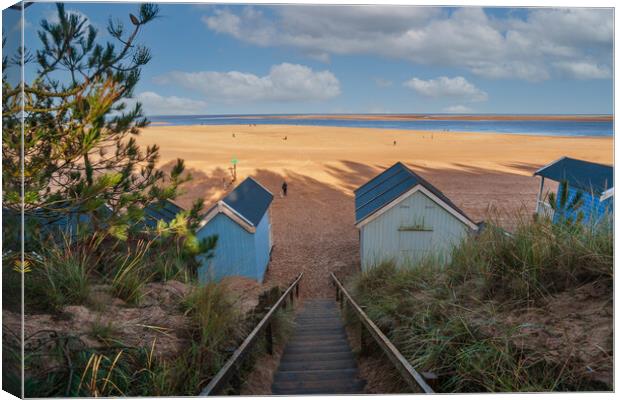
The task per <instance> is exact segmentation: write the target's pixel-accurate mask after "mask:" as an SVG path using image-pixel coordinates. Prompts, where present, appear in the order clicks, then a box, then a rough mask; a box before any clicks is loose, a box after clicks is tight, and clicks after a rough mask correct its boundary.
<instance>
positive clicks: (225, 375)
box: [200, 272, 304, 396]
mask: <svg viewBox="0 0 620 400" xmlns="http://www.w3.org/2000/svg"><path fill="white" fill-rule="evenodd" d="M303 275H304V273H303V272H302V273H301V274H299V276H298V277H297V279H295V280H294V281H293V283H291V285H290V286H289V287H288V289H286V291H285V292H284V294H282V296H280V298H279V299H278V301H276V303H275V304H274V305H273V306H272V307H271V308H270V309H269V312H268V313H267V314H266V315H265V316H264V317H263V319H261V320H260V322H259V323H258V324H257V325H256V327H255V328H254V329H253V330H252V332H250V334H249V335H248V336H247V337H246V338H245V340H244V341H243V343H241V345H240V346H239V347H237V349H236V350H235V351H234V353H233V354H232V356H230V358H229V359H228V360H227V361H226V363H225V364H224V366H223V367H222V368H221V369H220V370H219V371H218V372H217V374H215V376H214V377H213V379H211V381H209V383H208V384H207V386H206V387H205V388H204V389H203V390H202V392H200V396H211V395H215V394H217V393H218V392H219V391H220V390H221V389H222V388H223V387H224V385H226V383H227V382H228V380H229V379H230V376H231V373H232V372H233V367H234V366H235V365H236V364H237V363H238V362H239V361H241V360H242V359H243V357H244V356H245V355H246V353H247V352H248V350H249V349H250V347H251V346H252V344H253V343H254V341H255V340H256V338H257V337H258V335H259V333H260V332H261V331H262V330H263V329H265V328H267V348H268V351H269V352H270V353H271V352H272V351H273V342H272V340H273V339H272V332H271V324H270V322H271V318H272V317H273V316H274V314H275V313H276V311H277V310H278V309H279V308H280V307H281V306H283V305H286V297H287V296H290V298H291V303H292V302H293V290H294V289H296V293H295V296H296V297H299V281H300V280H301V278H302V276H303Z"/></svg>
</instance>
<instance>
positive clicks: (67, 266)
mask: <svg viewBox="0 0 620 400" xmlns="http://www.w3.org/2000/svg"><path fill="white" fill-rule="evenodd" d="M62 238H63V241H62V245H60V246H58V245H53V244H49V246H48V247H46V249H45V250H44V252H43V253H42V254H41V255H40V258H38V259H37V260H36V261H35V262H34V267H33V268H32V270H31V271H30V272H26V273H25V289H24V290H25V297H26V298H27V303H28V304H32V305H36V306H40V307H41V308H43V309H48V308H51V309H53V310H60V309H61V308H62V307H64V306H66V305H71V304H84V303H86V302H87V301H88V297H89V294H90V282H89V274H90V273H91V271H92V266H93V265H94V264H96V253H94V252H93V251H92V250H93V249H92V247H90V246H77V245H75V244H74V242H73V241H72V240H71V238H70V236H68V235H63V236H62Z"/></svg>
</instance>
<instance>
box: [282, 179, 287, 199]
mask: <svg viewBox="0 0 620 400" xmlns="http://www.w3.org/2000/svg"><path fill="white" fill-rule="evenodd" d="M287 190H288V185H287V184H286V181H284V182H282V195H283V196H284V197H286V192H287Z"/></svg>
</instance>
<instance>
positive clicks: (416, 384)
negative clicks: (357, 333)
mask: <svg viewBox="0 0 620 400" xmlns="http://www.w3.org/2000/svg"><path fill="white" fill-rule="evenodd" d="M331 275H332V279H333V281H334V283H335V284H336V300H337V301H339V302H340V304H341V306H344V305H346V304H347V303H348V304H349V305H350V306H351V309H352V310H353V312H354V313H355V315H356V316H357V318H358V319H359V320H360V322H361V323H362V325H363V326H364V327H365V328H366V330H368V332H369V333H370V335H371V336H372V338H373V339H374V340H375V342H376V343H377V344H378V345H379V347H380V348H381V350H383V352H384V353H385V355H386V356H387V357H388V359H389V360H390V361H391V362H392V364H393V365H394V367H395V368H396V369H397V370H398V372H399V373H400V375H401V376H402V377H403V379H404V380H405V382H407V384H408V385H409V386H410V387H411V389H413V390H415V391H419V390H422V392H424V393H434V391H433V389H432V388H431V387H430V385H429V384H428V383H427V382H426V380H425V379H424V377H423V376H422V375H421V374H420V373H419V372H418V371H416V370H415V368H413V366H412V365H411V364H410V363H409V361H407V359H406V358H405V357H404V356H403V355H402V354H401V353H400V351H398V349H397V348H396V347H395V346H394V344H393V343H392V342H390V340H389V339H388V338H387V337H386V336H385V335H384V334H383V332H381V330H380V329H379V328H378V327H377V325H375V323H374V322H372V320H371V319H370V318H368V316H367V315H366V313H365V312H364V310H362V308H361V307H360V306H359V305H358V304H357V303H356V302H355V300H353V298H352V297H351V295H350V294H349V292H348V291H347V290H346V289H345V287H344V286H343V285H342V283H340V281H339V280H338V278H336V275H334V273H333V272H332V274H331ZM362 345H363V344H362Z"/></svg>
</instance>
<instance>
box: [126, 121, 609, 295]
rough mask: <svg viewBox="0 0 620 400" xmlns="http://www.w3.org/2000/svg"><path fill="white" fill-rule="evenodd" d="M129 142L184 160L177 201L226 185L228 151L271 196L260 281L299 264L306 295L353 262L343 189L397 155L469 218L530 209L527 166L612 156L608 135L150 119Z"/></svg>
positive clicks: (534, 181) (278, 278)
mask: <svg viewBox="0 0 620 400" xmlns="http://www.w3.org/2000/svg"><path fill="white" fill-rule="evenodd" d="M233 134H234V136H235V137H233ZM285 138H286V140H284V139H285ZM138 141H139V143H140V144H141V145H150V144H155V143H156V144H158V145H159V146H160V148H161V151H160V153H161V162H160V163H161V165H162V166H165V167H166V166H169V165H171V164H172V163H173V161H174V160H175V159H176V158H183V159H184V160H185V162H186V165H187V167H188V169H189V170H190V172H191V173H192V175H193V177H194V180H193V181H192V182H190V183H189V184H187V185H186V186H185V187H184V189H185V191H186V192H185V193H184V194H183V195H182V196H181V197H180V198H179V199H178V201H179V203H180V204H181V205H183V206H189V205H190V204H191V202H192V201H193V199H195V198H197V197H203V198H205V199H206V200H207V203H209V202H213V201H216V200H217V199H219V198H220V197H221V196H222V195H224V194H225V193H226V192H227V191H228V190H230V186H229V185H228V182H229V180H230V176H231V175H230V171H229V168H230V167H231V160H232V159H233V158H236V159H237V160H238V164H237V174H238V181H240V180H242V179H243V178H245V177H246V176H249V175H251V176H254V177H255V178H257V179H258V180H259V181H260V182H261V183H263V184H264V185H265V186H266V187H267V188H269V189H270V190H271V191H272V192H273V193H274V194H277V196H276V200H275V201H274V204H273V213H272V218H273V233H274V243H275V249H274V253H273V259H272V262H271V264H270V267H269V272H268V274H267V278H266V279H267V283H277V282H280V283H285V282H288V281H290V280H291V279H292V278H293V277H294V276H295V275H296V274H298V273H299V272H300V271H302V270H304V271H307V272H308V275H309V276H308V278H307V279H304V281H305V284H306V286H307V287H306V288H305V289H306V293H307V294H311V295H316V296H326V295H330V294H331V293H332V290H331V288H330V287H329V286H328V282H329V281H328V278H327V277H328V271H332V270H338V269H340V270H354V269H356V268H357V263H358V262H359V259H358V243H357V240H358V238H357V231H356V229H355V227H354V226H353V222H354V217H353V215H354V206H353V190H354V189H355V188H356V187H358V186H359V185H361V184H363V183H364V182H365V181H367V180H368V179H370V178H371V177H373V176H374V175H376V174H377V173H379V172H380V171H381V170H383V169H384V168H387V167H389V166H390V165H392V164H393V163H395V162H397V161H402V162H404V163H406V164H407V165H409V166H410V167H412V168H413V169H414V170H415V171H417V172H419V173H420V174H421V175H423V176H424V177H425V178H427V179H428V180H429V181H430V182H431V183H433V184H434V185H435V186H437V187H438V188H439V189H440V190H442V191H444V193H446V195H448V196H449V197H450V198H451V199H452V200H453V201H454V202H455V203H456V204H457V205H458V206H459V207H461V208H462V209H463V210H464V211H465V212H466V213H468V214H469V215H470V217H471V218H473V219H474V220H481V219H485V218H488V217H489V207H492V208H498V209H500V210H504V211H510V210H515V209H523V210H525V211H526V212H532V211H533V210H534V206H535V199H536V193H537V191H538V185H539V180H538V178H535V177H532V173H533V172H534V171H535V170H536V169H537V168H538V167H540V166H542V165H544V164H547V163H549V162H551V161H553V160H555V159H558V158H560V157H562V156H565V155H566V156H571V157H575V158H581V159H586V160H590V161H594V162H600V163H607V164H610V163H612V161H613V139H612V138H609V137H607V138H588V137H549V136H523V135H499V134H498V135H494V134H466V133H452V132H422V131H404V130H383V129H368V128H335V127H301V126H283V125H259V126H253V127H249V126H153V127H149V128H147V129H144V130H143V132H142V134H141V135H140V137H139V138H138ZM394 141H396V145H394ZM283 180H286V181H287V183H288V185H289V196H288V197H286V198H281V196H280V195H279V187H280V185H281V184H282V181H283ZM509 222H510V221H506V223H507V224H508V223H509Z"/></svg>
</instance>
